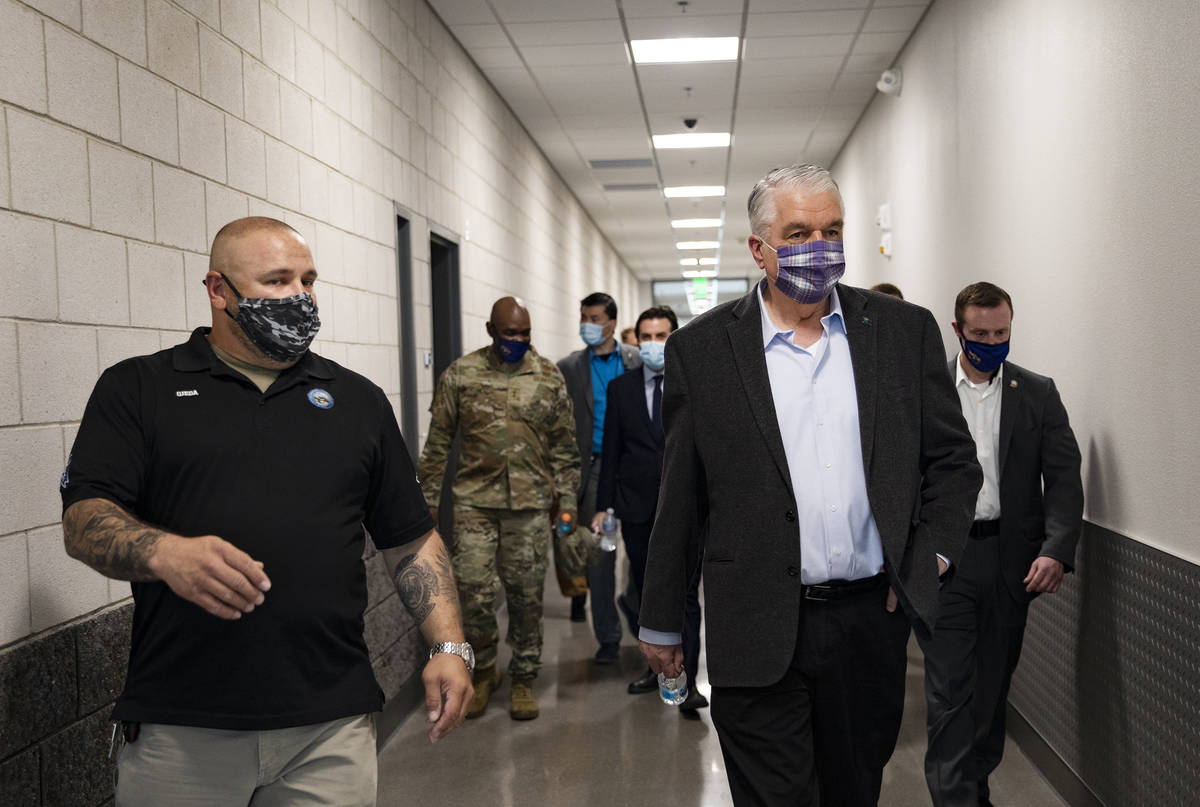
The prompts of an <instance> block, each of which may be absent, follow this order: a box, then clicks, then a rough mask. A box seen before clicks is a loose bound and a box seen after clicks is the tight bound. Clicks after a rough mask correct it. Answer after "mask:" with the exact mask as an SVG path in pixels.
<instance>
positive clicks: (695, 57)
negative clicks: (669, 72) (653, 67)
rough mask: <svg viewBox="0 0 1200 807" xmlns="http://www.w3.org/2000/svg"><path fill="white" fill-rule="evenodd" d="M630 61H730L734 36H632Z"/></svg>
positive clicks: (735, 48) (734, 55)
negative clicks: (669, 37) (631, 58)
mask: <svg viewBox="0 0 1200 807" xmlns="http://www.w3.org/2000/svg"><path fill="white" fill-rule="evenodd" d="M629 44H630V45H632V46H633V60H634V61H635V62H636V63H638V64H669V63H671V62H732V61H735V60H736V59H737V57H738V38H737V37H736V36H709V37H677V38H675V39H635V40H633V41H632V42H630V43H629Z"/></svg>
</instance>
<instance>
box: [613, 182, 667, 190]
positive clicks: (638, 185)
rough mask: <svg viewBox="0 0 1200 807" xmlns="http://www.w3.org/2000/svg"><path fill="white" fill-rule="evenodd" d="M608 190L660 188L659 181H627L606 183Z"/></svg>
mask: <svg viewBox="0 0 1200 807" xmlns="http://www.w3.org/2000/svg"><path fill="white" fill-rule="evenodd" d="M604 190H606V191H656V190H658V183H657V182H625V183H617V184H606V185H605V186H604Z"/></svg>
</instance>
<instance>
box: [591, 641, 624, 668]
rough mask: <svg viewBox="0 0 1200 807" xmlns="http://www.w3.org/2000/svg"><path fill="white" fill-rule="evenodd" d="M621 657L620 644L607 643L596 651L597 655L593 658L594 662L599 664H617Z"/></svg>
mask: <svg viewBox="0 0 1200 807" xmlns="http://www.w3.org/2000/svg"><path fill="white" fill-rule="evenodd" d="M620 657H621V644H620V642H605V643H604V644H602V645H600V649H599V650H597V651H596V655H595V656H593V657H592V660H593V661H595V662H596V663H597V664H616V663H617V659H619V658H620Z"/></svg>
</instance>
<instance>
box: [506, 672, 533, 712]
mask: <svg viewBox="0 0 1200 807" xmlns="http://www.w3.org/2000/svg"><path fill="white" fill-rule="evenodd" d="M510 697H511V699H512V700H511V702H510V705H509V707H508V713H509V714H510V715H511V716H512V719H513V720H533V719H534V718H535V717H537V716H538V702H537V698H536V697H534V695H533V679H532V678H514V679H513V682H512V694H511V696H510Z"/></svg>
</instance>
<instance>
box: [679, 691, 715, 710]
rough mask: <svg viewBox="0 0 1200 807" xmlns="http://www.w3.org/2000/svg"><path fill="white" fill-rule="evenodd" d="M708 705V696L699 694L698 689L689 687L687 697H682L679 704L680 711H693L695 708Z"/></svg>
mask: <svg viewBox="0 0 1200 807" xmlns="http://www.w3.org/2000/svg"><path fill="white" fill-rule="evenodd" d="M706 706H708V698H706V697H704V696H703V695H701V694H700V692H699V691H698V690H695V689H689V690H688V694H687V697H686V698H684V699H683V703H681V704H679V711H681V712H695V711H696V710H697V709H703V708H704V707H706Z"/></svg>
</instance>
